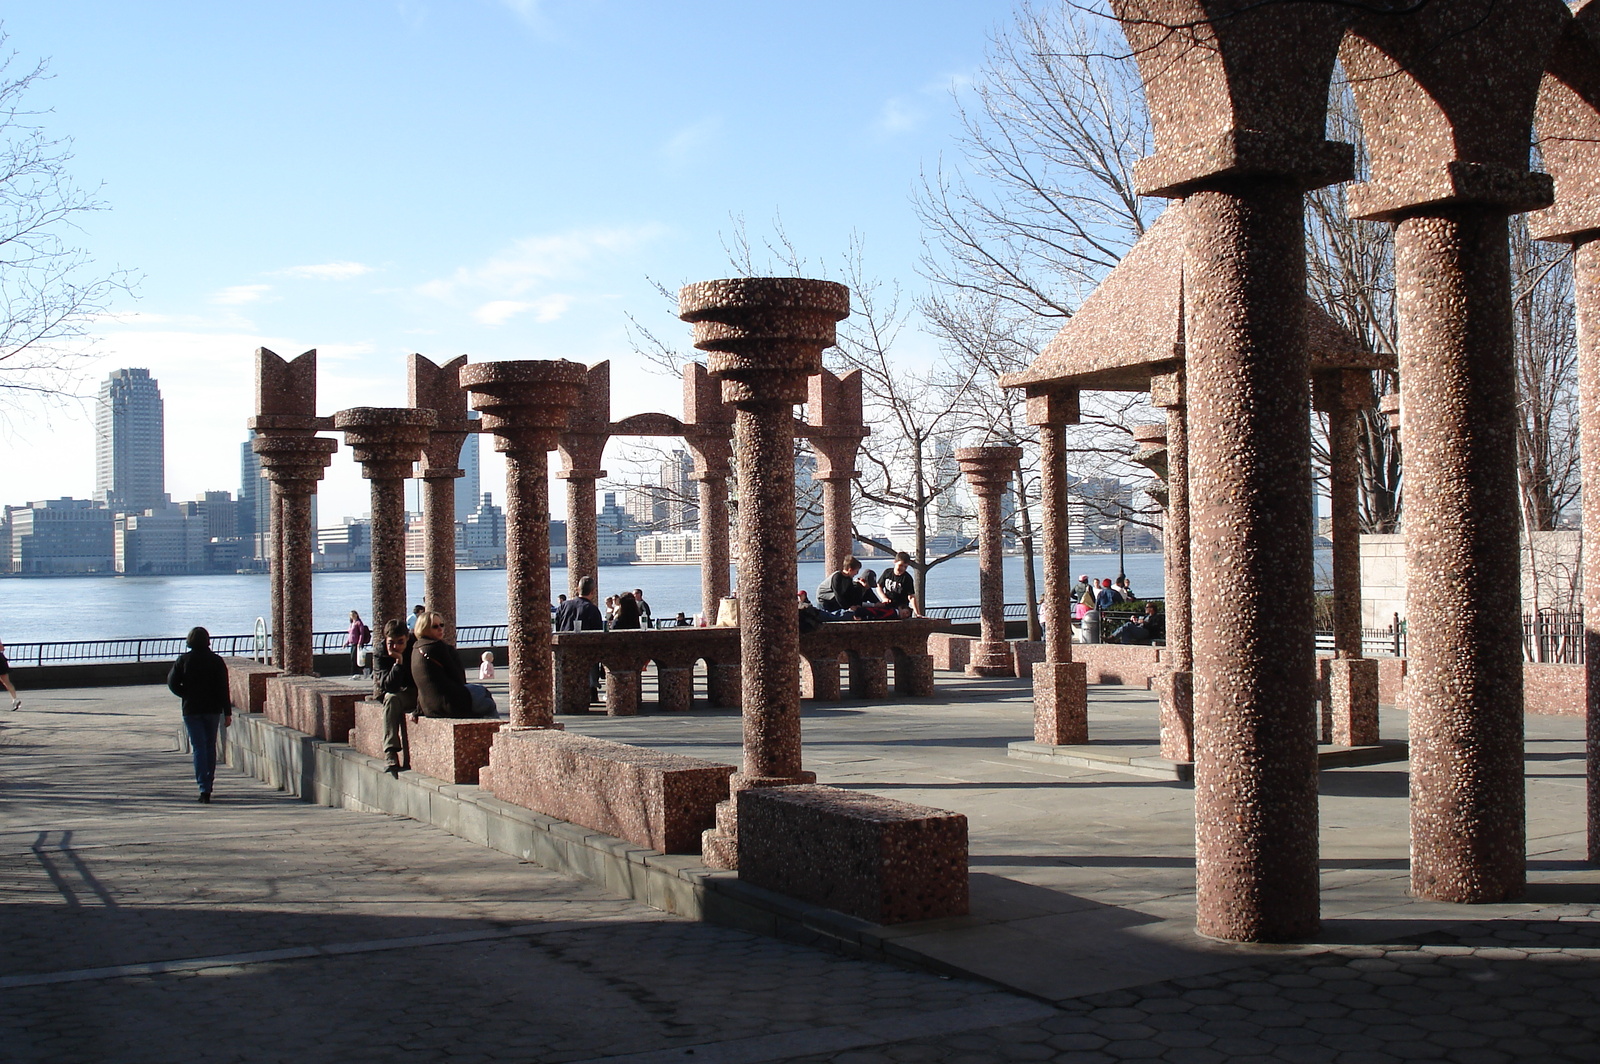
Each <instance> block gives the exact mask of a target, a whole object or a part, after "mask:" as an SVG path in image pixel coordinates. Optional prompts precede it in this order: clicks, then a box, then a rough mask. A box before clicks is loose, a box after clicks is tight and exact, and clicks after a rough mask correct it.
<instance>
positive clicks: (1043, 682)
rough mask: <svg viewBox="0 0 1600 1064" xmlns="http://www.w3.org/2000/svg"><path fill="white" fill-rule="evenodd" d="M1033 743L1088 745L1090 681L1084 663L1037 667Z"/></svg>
mask: <svg viewBox="0 0 1600 1064" xmlns="http://www.w3.org/2000/svg"><path fill="white" fill-rule="evenodd" d="M1033 741H1034V742H1036V743H1045V744H1047V745H1050V746H1077V745H1079V744H1080V743H1086V742H1088V741H1089V681H1088V675H1087V669H1086V667H1085V665H1084V663H1083V662H1081V661H1040V662H1036V663H1035V664H1034V666H1033Z"/></svg>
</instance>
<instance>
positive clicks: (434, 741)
mask: <svg viewBox="0 0 1600 1064" xmlns="http://www.w3.org/2000/svg"><path fill="white" fill-rule="evenodd" d="M503 723H505V722H504V721H502V720H496V719H492V718H484V717H468V718H464V719H463V718H458V717H421V718H418V719H417V720H412V719H411V718H410V717H407V718H406V761H407V767H408V768H410V769H412V770H413V771H415V772H420V773H422V774H423V775H424V776H432V777H433V778H434V779H439V780H444V781H445V782H446V783H477V782H478V772H479V770H480V769H482V768H483V767H484V766H485V765H487V764H488V763H489V745H490V744H491V743H493V742H494V733H495V732H497V731H499V730H500V725H501V724H503ZM350 745H351V746H353V747H355V748H356V749H357V750H359V751H360V752H361V753H363V754H366V755H367V756H368V757H383V756H384V753H383V703H382V702H374V701H372V700H371V699H367V700H366V701H362V702H357V703H356V721H355V727H353V728H352V729H351V730H350Z"/></svg>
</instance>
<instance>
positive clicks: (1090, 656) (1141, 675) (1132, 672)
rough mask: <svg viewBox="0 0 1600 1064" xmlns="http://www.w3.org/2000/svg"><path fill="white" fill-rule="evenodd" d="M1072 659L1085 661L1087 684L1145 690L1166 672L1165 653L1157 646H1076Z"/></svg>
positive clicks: (1088, 644)
mask: <svg viewBox="0 0 1600 1064" xmlns="http://www.w3.org/2000/svg"><path fill="white" fill-rule="evenodd" d="M1072 660H1073V661H1081V662H1083V664H1084V673H1085V677H1086V682H1088V683H1101V684H1121V685H1124V686H1128V687H1143V688H1145V689H1146V690H1149V689H1150V683H1151V681H1152V680H1153V679H1154V678H1155V677H1156V676H1157V675H1158V674H1159V673H1163V672H1165V671H1167V666H1166V664H1165V656H1164V653H1163V651H1162V649H1161V648H1160V647H1155V646H1124V645H1123V644H1121V643H1074V644H1072Z"/></svg>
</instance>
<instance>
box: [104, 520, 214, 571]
mask: <svg viewBox="0 0 1600 1064" xmlns="http://www.w3.org/2000/svg"><path fill="white" fill-rule="evenodd" d="M209 542H210V537H209V536H207V535H206V520H205V518H204V517H203V516H202V515H201V514H200V513H198V512H197V511H195V510H186V508H185V507H184V505H182V504H173V503H167V504H165V505H162V506H153V507H151V508H149V509H147V510H145V511H143V512H142V513H136V514H135V513H119V514H116V515H115V517H114V518H113V519H112V556H113V558H114V559H115V564H116V569H117V572H119V573H123V574H125V575H127V576H175V575H181V574H184V573H203V572H205V571H206V562H207V559H206V546H207V544H208V543H209Z"/></svg>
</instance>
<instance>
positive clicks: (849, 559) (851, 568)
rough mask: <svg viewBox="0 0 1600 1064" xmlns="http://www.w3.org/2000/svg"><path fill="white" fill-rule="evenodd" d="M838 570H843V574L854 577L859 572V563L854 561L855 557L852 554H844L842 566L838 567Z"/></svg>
mask: <svg viewBox="0 0 1600 1064" xmlns="http://www.w3.org/2000/svg"><path fill="white" fill-rule="evenodd" d="M839 568H840V569H842V570H844V572H845V573H847V574H849V575H850V576H855V575H856V574H857V573H859V572H860V571H861V563H860V562H858V561H856V556H855V555H854V554H846V555H845V556H844V564H843V565H841V566H839Z"/></svg>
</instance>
